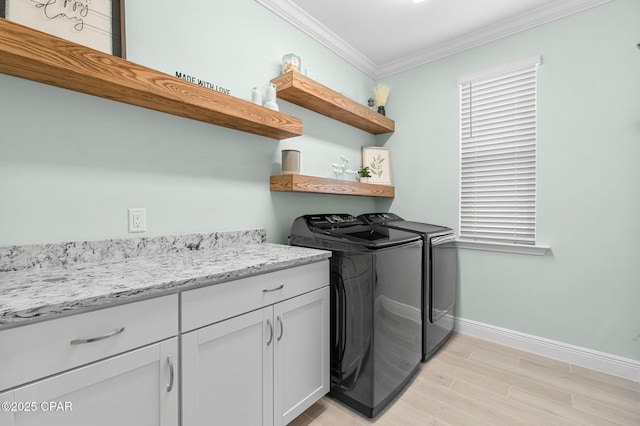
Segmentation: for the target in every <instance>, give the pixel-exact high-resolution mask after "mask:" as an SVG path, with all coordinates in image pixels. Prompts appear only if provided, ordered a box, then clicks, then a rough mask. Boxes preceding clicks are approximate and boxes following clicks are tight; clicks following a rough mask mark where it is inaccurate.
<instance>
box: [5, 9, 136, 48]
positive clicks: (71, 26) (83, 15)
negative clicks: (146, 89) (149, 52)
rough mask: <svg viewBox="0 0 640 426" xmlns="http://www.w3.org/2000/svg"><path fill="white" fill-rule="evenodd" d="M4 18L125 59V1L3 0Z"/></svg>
mask: <svg viewBox="0 0 640 426" xmlns="http://www.w3.org/2000/svg"><path fill="white" fill-rule="evenodd" d="M0 18H4V19H6V20H8V21H11V22H15V23H17V24H21V25H24V26H27V27H30V28H33V29H35V30H38V31H42V32H45V33H47V34H51V35H53V36H56V37H60V38H64V39H66V40H69V41H72V42H74V43H78V44H81V45H83V46H87V47H90V48H92V49H95V50H99V51H101V52H104V53H108V54H110V55H114V56H120V57H121V58H124V57H125V48H124V46H125V44H124V0H65V1H63V0H57V1H56V0H0Z"/></svg>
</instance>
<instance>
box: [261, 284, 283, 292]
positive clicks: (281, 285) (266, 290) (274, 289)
mask: <svg viewBox="0 0 640 426" xmlns="http://www.w3.org/2000/svg"><path fill="white" fill-rule="evenodd" d="M283 288H284V284H280V286H279V287H276V288H272V289H266V288H265V289H264V290H262V292H263V293H270V292H272V291H278V290H282V289H283Z"/></svg>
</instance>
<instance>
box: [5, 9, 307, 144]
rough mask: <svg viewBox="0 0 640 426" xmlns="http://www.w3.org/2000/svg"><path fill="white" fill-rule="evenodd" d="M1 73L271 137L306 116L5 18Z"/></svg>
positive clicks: (289, 132) (282, 135)
mask: <svg viewBox="0 0 640 426" xmlns="http://www.w3.org/2000/svg"><path fill="white" fill-rule="evenodd" d="M0 72H2V73H4V74H9V75H13V76H16V77H21V78H26V79H29V80H33V81H37V82H40V83H45V84H50V85H52V86H58V87H62V88H65V89H70V90H74V91H77V92H82V93H86V94H89V95H94V96H99V97H102V98H106V99H111V100H115V101H119V102H124V103H127V104H130V105H136V106H140V107H143V108H149V109H152V110H156V111H161V112H165V113H168V114H173V115H177V116H180V117H185V118H190V119H193V120H198V121H202V122H205V123H209V124H214V125H217V126H222V127H227V128H230V129H235V130H240V131H243V132H247V133H253V134H256V135H260V136H265V137H268V138H272V139H277V140H281V139H286V138H290V137H294V136H300V135H302V120H300V119H298V118H295V117H291V116H288V115H286V114H282V113H280V112H276V111H272V110H269V109H267V108H264V107H262V106H259V105H255V104H253V103H251V102H248V101H245V100H242V99H238V98H234V97H233V96H230V95H226V94H223V93H220V92H217V91H214V90H211V89H207V88H205V87H202V86H199V85H197V84H195V83H190V82H187V81H184V80H181V79H179V78H177V77H173V76H171V75H169V74H165V73H161V72H159V71H156V70H153V69H151V68H147V67H144V66H141V65H138V64H135V63H132V62H129V61H127V60H125V59H122V58H119V57H117V56H112V55H108V54H106V53H102V52H99V51H97V50H93V49H90V48H88V47H85V46H81V45H79V44H76V43H73V42H70V41H67V40H64V39H61V38H58V37H54V36H51V35H49V34H45V33H42V32H40V31H36V30H33V29H31V28H28V27H25V26H22V25H19V24H16V23H14V22H10V21H7V20H5V19H0Z"/></svg>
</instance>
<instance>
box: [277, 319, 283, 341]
mask: <svg viewBox="0 0 640 426" xmlns="http://www.w3.org/2000/svg"><path fill="white" fill-rule="evenodd" d="M278 322H279V323H280V336H278V342H279V341H280V340H281V339H282V336H284V322H283V321H282V318H280V316H279V315H278Z"/></svg>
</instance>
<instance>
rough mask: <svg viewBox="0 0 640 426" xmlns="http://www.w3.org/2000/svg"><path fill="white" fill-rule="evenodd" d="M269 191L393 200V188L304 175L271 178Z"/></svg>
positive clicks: (394, 193)
mask: <svg viewBox="0 0 640 426" xmlns="http://www.w3.org/2000/svg"><path fill="white" fill-rule="evenodd" d="M270 188H271V191H279V192H311V193H319V194H338V195H361V196H366V197H386V198H393V197H395V195H396V189H395V187H393V186H391V185H378V184H373V183H361V182H353V181H348V180H340V179H332V178H322V177H315V176H305V175H296V174H291V175H278V176H271V185H270Z"/></svg>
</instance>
